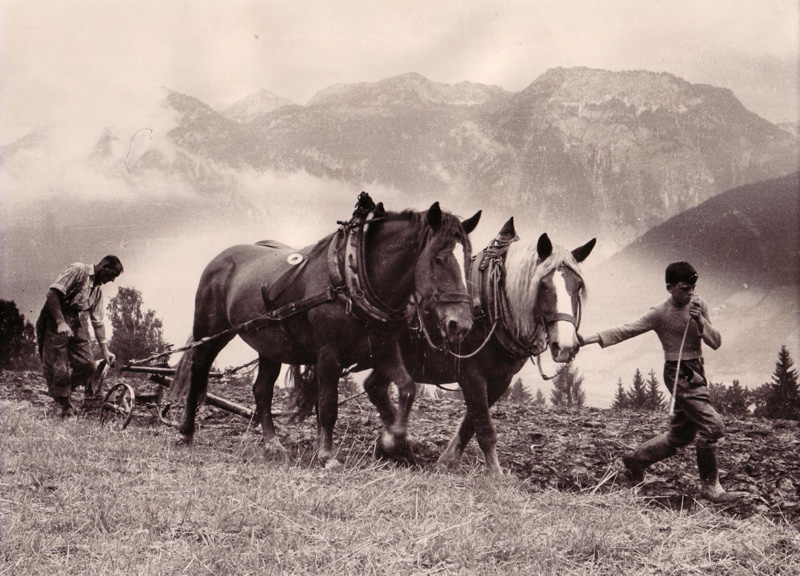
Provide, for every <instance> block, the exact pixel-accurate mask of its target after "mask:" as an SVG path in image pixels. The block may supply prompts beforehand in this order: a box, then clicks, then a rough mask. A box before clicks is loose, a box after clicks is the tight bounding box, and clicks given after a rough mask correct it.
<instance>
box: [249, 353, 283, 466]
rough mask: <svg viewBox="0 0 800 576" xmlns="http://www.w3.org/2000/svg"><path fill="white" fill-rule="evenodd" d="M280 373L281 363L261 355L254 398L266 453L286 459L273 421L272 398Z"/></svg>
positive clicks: (254, 387)
mask: <svg viewBox="0 0 800 576" xmlns="http://www.w3.org/2000/svg"><path fill="white" fill-rule="evenodd" d="M280 371H281V363H280V362H274V361H271V360H268V359H267V358H266V357H264V356H261V355H259V356H258V375H257V376H256V381H255V382H254V383H253V397H254V398H255V401H256V420H257V421H258V422H259V423H260V424H261V435H262V437H263V439H264V449H265V451H266V453H267V454H268V455H274V456H281V457H286V455H287V451H286V448H284V447H283V444H281V442H280V440H279V439H278V436H277V434H275V423H274V422H273V420H272V397H273V394H274V392H275V380H277V379H278V375H279V374H280Z"/></svg>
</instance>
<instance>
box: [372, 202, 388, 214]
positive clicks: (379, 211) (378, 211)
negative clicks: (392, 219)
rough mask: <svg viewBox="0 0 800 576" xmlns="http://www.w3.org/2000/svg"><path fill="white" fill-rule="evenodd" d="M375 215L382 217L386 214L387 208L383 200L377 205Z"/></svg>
mask: <svg viewBox="0 0 800 576" xmlns="http://www.w3.org/2000/svg"><path fill="white" fill-rule="evenodd" d="M372 213H373V215H374V216H376V217H380V216H383V215H385V214H386V208H384V207H383V202H378V203H377V204H376V205H375V210H373V211H372Z"/></svg>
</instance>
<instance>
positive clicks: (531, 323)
mask: <svg viewBox="0 0 800 576" xmlns="http://www.w3.org/2000/svg"><path fill="white" fill-rule="evenodd" d="M595 242H596V240H595V239H594V238H593V239H592V240H590V241H589V242H587V243H586V244H584V245H583V246H581V247H579V248H576V249H575V250H571V251H570V250H567V249H565V248H563V247H561V246H558V245H553V243H552V242H551V241H550V238H549V237H548V236H547V234H542V235H541V236H540V237H539V239H538V240H537V242H536V244H535V247H534V244H533V243H531V242H523V241H519V242H516V243H514V244H512V245H511V246H509V249H508V256H507V258H506V273H507V277H506V286H505V288H506V296H507V299H508V304H509V307H510V309H511V312H512V314H511V316H512V318H510V319H509V320H510V324H511V329H512V332H513V333H514V336H515V337H516V338H517V340H518V341H520V342H522V343H526V344H531V345H532V344H533V343H534V342H535V341H536V340H537V338H539V337H540V335H541V330H542V328H544V333H545V334H544V335H545V337H546V339H547V344H548V345H549V347H550V352H551V354H552V356H553V360H555V361H556V362H562V363H563V362H569V361H570V360H572V359H573V358H574V357H575V355H576V354H577V352H578V349H579V348H580V344H579V343H578V326H579V325H580V320H581V307H582V301H583V296H584V294H585V290H586V287H585V283H584V279H583V274H582V272H581V268H580V263H581V262H583V261H584V260H585V259H586V258H587V257H588V256H589V254H590V253H591V252H592V249H593V248H594V246H595Z"/></svg>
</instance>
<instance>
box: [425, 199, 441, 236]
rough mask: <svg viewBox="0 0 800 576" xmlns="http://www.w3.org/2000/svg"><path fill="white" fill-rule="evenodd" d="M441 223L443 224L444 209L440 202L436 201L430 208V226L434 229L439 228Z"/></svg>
mask: <svg viewBox="0 0 800 576" xmlns="http://www.w3.org/2000/svg"><path fill="white" fill-rule="evenodd" d="M441 225H442V209H441V208H439V203H438V202H434V203H433V204H431V207H430V208H428V226H430V227H431V228H433V229H434V230H438V229H439V227H440V226H441Z"/></svg>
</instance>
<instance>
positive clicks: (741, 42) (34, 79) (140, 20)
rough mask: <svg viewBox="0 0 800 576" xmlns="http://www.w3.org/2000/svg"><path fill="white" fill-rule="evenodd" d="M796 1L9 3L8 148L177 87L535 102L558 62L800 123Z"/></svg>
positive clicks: (215, 102)
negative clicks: (424, 90) (717, 92)
mask: <svg viewBox="0 0 800 576" xmlns="http://www.w3.org/2000/svg"><path fill="white" fill-rule="evenodd" d="M799 10H800V8H799V7H798V2H797V1H796V0H769V1H768V2H763V0H703V1H702V2H698V1H697V0H604V1H603V2H595V1H590V0H559V1H558V2H555V1H553V2H545V1H530V0H528V1H509V0H491V1H475V0H460V1H459V2H443V1H440V2H431V1H430V0H424V1H419V0H402V1H388V2H386V1H376V0H369V1H360V0H344V1H336V2H333V1H331V2H323V1H318V0H314V1H308V0H292V1H286V2H277V1H273V0H267V1H255V0H253V1H245V0H226V1H224V2H223V1H213V2H212V1H209V0H191V1H183V0H180V1H172V0H169V1H165V0H146V1H143V0H127V1H119V0H103V1H89V0H71V1H60V2H52V1H43V0H0V18H1V20H0V24H1V26H2V27H1V28H0V33H1V34H2V37H1V38H0V41H1V42H2V70H1V72H2V74H1V75H0V82H2V87H1V88H0V102H1V103H2V120H3V124H2V125H1V126H0V128H2V137H1V138H0V141H1V142H2V143H8V142H10V141H11V140H13V139H15V138H17V137H19V136H20V135H22V134H24V133H25V131H27V129H29V128H30V127H31V126H33V125H36V124H41V123H46V122H51V121H53V119H63V118H64V117H65V116H68V117H70V118H72V119H74V118H76V117H77V118H81V117H84V116H85V117H93V118H95V119H96V120H99V119H101V118H99V117H102V116H103V115H109V116H115V115H119V114H124V111H125V110H130V109H131V108H135V107H136V106H137V102H141V101H142V98H146V97H149V96H151V95H153V94H155V91H156V89H158V87H161V86H163V87H167V88H170V89H173V90H177V91H179V92H183V93H186V94H190V95H193V96H196V97H198V98H200V99H201V100H203V101H205V102H206V103H208V104H210V105H212V106H214V107H217V108H219V107H222V106H225V105H228V104H231V103H232V102H234V101H235V100H237V99H239V98H241V97H244V96H246V95H248V94H250V93H252V92H254V91H256V90H259V89H261V88H265V89H268V90H270V91H272V92H274V93H276V94H277V95H279V96H282V97H284V98H288V99H290V100H292V101H294V102H296V103H298V104H305V103H306V102H307V101H308V100H309V99H310V98H311V97H312V96H313V95H314V94H315V93H316V92H317V91H318V90H320V89H322V88H325V87H327V86H330V85H332V84H336V83H353V82H374V81H377V80H380V79H382V78H386V77H390V76H395V75H398V74H402V73H406V72H418V73H420V74H423V75H424V76H426V77H428V78H429V79H431V80H434V81H437V82H446V83H457V82H461V81H464V80H468V81H472V82H480V83H485V84H495V85H499V86H501V87H503V88H505V89H507V90H511V91H518V90H522V89H523V88H525V87H526V86H528V85H529V84H530V83H531V82H533V81H534V80H535V79H536V78H537V77H538V76H539V75H540V74H542V73H543V72H545V71H546V70H548V69H549V68H554V67H558V66H565V67H569V66H588V67H593V68H604V69H608V70H626V69H645V70H652V71H657V72H659V71H666V72H671V73H674V74H676V75H678V76H680V77H682V78H684V79H686V80H688V81H690V82H697V83H708V84H713V85H716V86H724V87H727V88H731V89H732V90H733V91H734V92H735V93H736V95H737V96H738V97H739V98H740V100H742V102H743V103H744V104H745V105H746V106H747V107H748V108H749V109H751V110H753V111H755V112H757V113H758V114H760V115H761V116H763V117H765V118H767V119H769V120H771V121H775V122H777V121H784V120H796V119H797V114H798V102H797V93H798V83H799V82H800V80H799V79H798V54H800V50H799V49H798V36H799V34H798V21H799V20H798V19H799V16H798V12H799Z"/></svg>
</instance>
